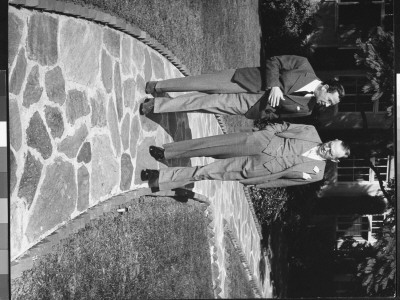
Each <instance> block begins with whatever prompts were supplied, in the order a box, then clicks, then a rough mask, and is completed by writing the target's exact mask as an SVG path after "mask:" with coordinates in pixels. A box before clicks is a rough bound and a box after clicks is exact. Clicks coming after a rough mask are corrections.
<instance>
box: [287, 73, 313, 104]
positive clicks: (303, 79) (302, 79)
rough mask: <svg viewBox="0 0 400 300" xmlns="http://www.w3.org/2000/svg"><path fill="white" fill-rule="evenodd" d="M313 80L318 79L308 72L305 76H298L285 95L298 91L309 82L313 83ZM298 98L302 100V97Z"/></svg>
mask: <svg viewBox="0 0 400 300" xmlns="http://www.w3.org/2000/svg"><path fill="white" fill-rule="evenodd" d="M315 79H318V77H317V76H316V75H315V74H313V73H309V72H307V73H306V74H300V75H298V77H297V79H296V81H295V82H294V84H293V85H292V87H291V88H290V89H289V90H288V92H287V94H290V93H293V92H295V91H297V90H298V89H300V88H302V87H303V86H305V85H307V84H309V83H310V82H311V81H313V80H315ZM300 98H303V97H300Z"/></svg>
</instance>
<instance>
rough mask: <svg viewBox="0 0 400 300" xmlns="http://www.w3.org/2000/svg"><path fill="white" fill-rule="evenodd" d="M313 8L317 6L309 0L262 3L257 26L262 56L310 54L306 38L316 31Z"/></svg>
mask: <svg viewBox="0 0 400 300" xmlns="http://www.w3.org/2000/svg"><path fill="white" fill-rule="evenodd" d="M317 8H318V4H317V2H315V1H310V0H294V1H293V0H262V1H261V2H260V16H261V19H260V23H261V27H262V32H263V38H264V43H263V46H264V47H265V49H264V50H265V52H266V56H267V57H269V56H274V55H283V54H292V55H293V54H297V55H304V56H308V55H309V54H310V53H312V50H313V45H312V44H310V43H309V41H308V37H309V36H310V34H311V33H312V32H314V31H315V30H316V26H315V18H314V16H315V13H316V11H317Z"/></svg>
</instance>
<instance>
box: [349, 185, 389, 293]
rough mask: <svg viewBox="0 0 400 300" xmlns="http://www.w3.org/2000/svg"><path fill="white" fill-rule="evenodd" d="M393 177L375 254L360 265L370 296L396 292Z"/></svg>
mask: <svg viewBox="0 0 400 300" xmlns="http://www.w3.org/2000/svg"><path fill="white" fill-rule="evenodd" d="M394 187H395V181H394V179H392V180H391V181H390V182H389V184H388V188H387V193H388V194H389V196H390V197H389V199H388V203H389V210H388V213H387V215H386V218H385V220H384V222H383V226H382V227H381V228H380V230H379V231H378V232H377V235H376V239H377V242H376V243H375V244H373V245H372V247H373V249H374V253H373V255H370V256H368V257H367V258H366V259H365V260H364V261H363V262H362V263H360V264H359V265H358V273H357V276H358V277H359V278H360V279H361V284H362V286H363V288H364V289H365V292H366V294H367V295H368V296H394V295H395V292H396V284H395V282H396V212H395V210H396V193H395V188H394Z"/></svg>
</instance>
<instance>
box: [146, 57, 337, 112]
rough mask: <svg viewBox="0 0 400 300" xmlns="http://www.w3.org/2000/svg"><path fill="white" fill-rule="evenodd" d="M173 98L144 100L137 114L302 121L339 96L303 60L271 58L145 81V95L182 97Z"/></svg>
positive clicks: (334, 86) (334, 84)
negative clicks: (202, 114) (252, 65)
mask: <svg viewBox="0 0 400 300" xmlns="http://www.w3.org/2000/svg"><path fill="white" fill-rule="evenodd" d="M188 91H197V92H195V93H190V94H186V95H182V96H179V97H176V98H170V97H156V98H148V99H146V100H145V102H144V103H142V104H141V108H140V110H141V114H145V115H146V114H149V113H166V112H176V111H186V112H205V113H218V114H232V115H234V114H239V115H244V116H245V117H247V118H249V119H267V120H275V119H278V118H280V119H285V118H295V117H303V116H308V115H310V114H311V113H312V111H313V109H314V106H315V105H316V104H317V105H321V106H326V107H328V106H331V105H336V104H338V103H339V101H340V99H341V98H342V97H343V96H344V89H343V86H342V85H341V84H340V83H339V82H338V81H337V80H328V81H326V82H322V81H321V80H319V79H318V77H317V76H316V75H315V72H314V70H313V68H312V66H311V65H310V63H309V62H308V60H307V59H306V58H305V57H301V56H295V55H282V56H274V57H271V58H270V59H268V60H267V63H266V65H265V67H263V68H262V67H258V68H256V67H255V68H241V69H236V70H233V69H232V70H225V71H221V72H218V73H214V74H202V75H198V76H189V77H184V78H174V79H167V80H162V81H149V82H147V84H146V93H147V94H152V93H163V92H188Z"/></svg>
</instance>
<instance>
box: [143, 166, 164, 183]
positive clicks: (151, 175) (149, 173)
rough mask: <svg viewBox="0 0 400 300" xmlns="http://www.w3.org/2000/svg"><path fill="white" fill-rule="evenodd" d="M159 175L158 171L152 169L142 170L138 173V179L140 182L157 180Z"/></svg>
mask: <svg viewBox="0 0 400 300" xmlns="http://www.w3.org/2000/svg"><path fill="white" fill-rule="evenodd" d="M159 175H160V171H158V170H152V169H144V170H142V171H141V172H140V179H141V180H142V181H148V180H154V179H157V178H158V176H159Z"/></svg>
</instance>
